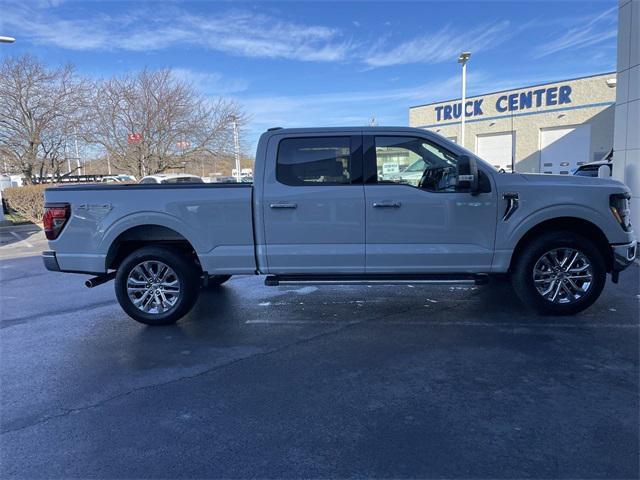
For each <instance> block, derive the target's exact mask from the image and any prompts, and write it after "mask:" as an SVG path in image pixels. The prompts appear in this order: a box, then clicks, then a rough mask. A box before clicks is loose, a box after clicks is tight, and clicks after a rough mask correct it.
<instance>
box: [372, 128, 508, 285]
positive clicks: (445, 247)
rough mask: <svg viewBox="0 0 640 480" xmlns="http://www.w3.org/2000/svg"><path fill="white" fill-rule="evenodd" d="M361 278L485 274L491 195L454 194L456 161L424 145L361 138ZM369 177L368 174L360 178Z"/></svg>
mask: <svg viewBox="0 0 640 480" xmlns="http://www.w3.org/2000/svg"><path fill="white" fill-rule="evenodd" d="M363 144H364V145H365V146H366V147H365V148H366V150H365V172H370V173H369V175H368V178H367V179H366V184H365V205H366V206H365V209H366V218H367V221H366V222H367V229H366V271H367V272H368V273H396V272H398V273H399V272H402V273H443V272H450V273H454V272H456V273H463V272H464V273H474V272H489V271H490V269H491V262H492V258H493V248H494V239H495V227H496V213H497V210H496V209H497V204H496V193H495V189H494V188H491V182H490V179H489V176H488V175H487V174H486V173H481V176H480V185H481V187H482V190H483V192H482V193H479V194H478V195H471V194H470V193H469V192H464V191H458V188H457V186H456V180H457V155H456V154H454V153H452V152H451V151H449V150H448V149H447V148H446V146H445V145H440V144H438V143H435V142H434V141H431V140H428V139H426V138H420V137H415V136H402V135H393V136H391V135H389V136H386V135H381V136H375V137H373V136H371V137H365V138H364V141H363ZM365 175H366V174H365Z"/></svg>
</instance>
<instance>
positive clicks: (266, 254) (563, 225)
mask: <svg viewBox="0 0 640 480" xmlns="http://www.w3.org/2000/svg"><path fill="white" fill-rule="evenodd" d="M389 158H394V159H395V161H398V162H401V163H403V164H404V165H412V166H413V167H414V169H415V165H420V164H422V174H421V175H420V176H419V180H418V181H415V182H414V181H407V180H406V179H403V177H402V176H396V177H393V178H392V179H385V178H384V176H383V175H382V171H383V168H382V166H383V164H384V163H385V162H388V161H389ZM420 162H421V163H420ZM254 175H255V179H254V183H253V184H245V183H238V184H228V183H218V184H216V183H199V184H166V185H163V184H157V185H156V184H148V185H145V184H139V185H120V184H106V185H73V186H62V187H55V188H50V189H47V190H46V193H45V201H46V212H45V215H44V225H45V232H46V235H47V238H48V239H49V246H50V249H51V251H47V252H43V260H44V264H45V266H46V268H48V269H49V270H54V271H61V272H75V273H91V274H93V275H95V278H92V279H91V280H88V281H87V282H86V283H87V286H94V285H98V284H100V283H104V282H106V281H108V280H111V279H114V278H115V290H116V296H117V298H118V301H119V302H120V305H121V306H122V308H123V309H124V310H125V311H126V312H127V314H129V315H130V316H131V317H132V318H134V319H135V320H137V321H139V322H143V323H146V324H150V325H161V324H168V323H172V322H175V321H176V320H178V319H179V318H180V317H182V316H183V315H185V314H186V313H187V312H188V311H189V310H190V309H191V308H192V306H193V305H194V303H195V302H196V299H197V297H198V293H199V291H200V288H201V287H203V286H206V285H219V284H221V283H223V282H225V281H226V280H228V279H229V277H230V276H231V275H247V274H252V275H253V274H256V275H267V277H266V280H265V283H266V284H267V285H280V284H283V283H314V284H327V283H332V284H335V283H376V284H380V283H388V284H397V283H410V284H418V283H448V284H457V283H484V282H486V281H487V280H488V279H489V278H490V277H491V276H492V275H496V274H510V276H511V279H512V282H513V286H514V288H515V291H516V292H517V294H518V296H519V297H520V298H521V299H522V300H523V302H524V303H525V304H526V305H528V306H531V307H533V308H535V309H536V310H538V311H539V312H543V313H551V314H558V315H563V314H573V313H576V312H579V311H581V310H583V309H585V308H587V307H589V306H590V305H591V304H592V303H593V302H594V301H595V300H596V299H597V298H598V296H599V295H600V293H601V291H602V289H603V287H604V284H605V281H606V275H607V273H611V275H612V280H613V281H614V282H617V277H618V272H619V271H620V270H622V269H624V268H626V267H627V266H628V265H629V264H630V263H631V262H632V261H633V260H634V258H635V256H636V238H635V237H634V234H633V231H632V228H631V225H630V222H629V189H628V188H627V187H626V186H625V185H623V184H622V183H620V182H617V181H615V180H611V179H602V178H588V177H578V176H556V175H539V174H517V173H500V172H498V171H496V170H495V169H494V168H493V167H491V166H490V165H489V164H488V163H487V162H485V161H483V160H482V159H480V158H477V157H476V156H475V155H474V154H473V153H471V152H469V151H468V150H465V149H463V148H461V147H460V146H459V145H456V144H454V143H451V142H449V141H448V140H446V139H445V138H443V137H441V136H439V135H437V134H434V133H431V132H428V131H424V130H419V129H412V128H405V127H386V128H383V127H371V128H311V129H280V128H276V129H271V130H269V131H267V132H265V133H264V134H263V135H262V136H261V138H260V141H259V143H258V149H257V153H256V161H255V171H254Z"/></svg>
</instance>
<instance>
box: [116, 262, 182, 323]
mask: <svg viewBox="0 0 640 480" xmlns="http://www.w3.org/2000/svg"><path fill="white" fill-rule="evenodd" d="M127 295H128V296H129V299H130V300H131V302H132V303H133V305H134V306H135V307H136V308H137V309H138V310H140V311H142V312H144V313H150V314H160V313H165V312H167V311H168V310H171V309H172V308H173V307H175V305H176V303H177V302H178V299H179V298H180V280H179V278H178V275H176V272H174V270H173V269H172V268H171V267H170V266H169V265H167V264H166V263H164V262H161V261H159V260H146V261H144V262H141V263H139V264H137V265H136V266H135V267H134V268H133V269H132V270H131V272H130V273H129V275H128V277H127Z"/></svg>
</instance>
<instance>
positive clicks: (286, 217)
mask: <svg viewBox="0 0 640 480" xmlns="http://www.w3.org/2000/svg"><path fill="white" fill-rule="evenodd" d="M267 158H269V159H270V162H268V163H267V165H266V169H265V176H264V187H263V188H264V189H263V198H262V209H263V218H264V238H265V243H266V254H267V263H268V270H269V273H272V274H278V273H280V274H284V273H362V272H364V266H365V206H364V186H363V183H362V137H361V135H360V134H357V135H356V134H344V135H332V134H324V135H317V136H310V135H302V136H278V135H276V136H274V137H272V138H271V140H270V141H269V145H268V155H267ZM274 163H275V164H274Z"/></svg>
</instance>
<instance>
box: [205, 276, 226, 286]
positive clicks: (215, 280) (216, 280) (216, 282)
mask: <svg viewBox="0 0 640 480" xmlns="http://www.w3.org/2000/svg"><path fill="white" fill-rule="evenodd" d="M230 278H231V275H210V276H209V281H208V282H207V287H210V288H215V287H219V286H220V285H222V284H223V283H224V282H226V281H227V280H229V279H230Z"/></svg>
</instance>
